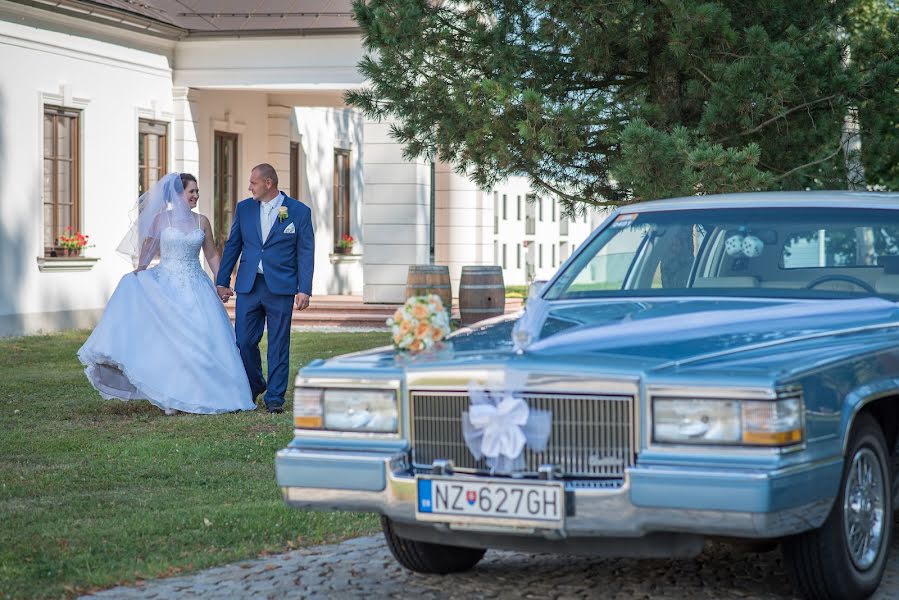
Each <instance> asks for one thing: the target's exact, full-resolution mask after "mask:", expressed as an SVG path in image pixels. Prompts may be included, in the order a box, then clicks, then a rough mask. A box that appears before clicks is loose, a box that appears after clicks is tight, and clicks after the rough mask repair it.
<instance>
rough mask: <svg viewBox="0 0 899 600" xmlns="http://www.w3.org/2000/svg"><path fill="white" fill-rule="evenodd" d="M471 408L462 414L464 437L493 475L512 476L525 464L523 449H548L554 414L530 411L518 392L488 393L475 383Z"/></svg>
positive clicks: (471, 450)
mask: <svg viewBox="0 0 899 600" xmlns="http://www.w3.org/2000/svg"><path fill="white" fill-rule="evenodd" d="M468 393H469V397H470V399H471V405H470V406H469V409H468V410H467V411H464V412H463V413H462V436H463V438H464V439H465V445H466V446H467V447H468V450H469V451H470V452H471V455H472V456H474V458H475V460H481V458H484V459H485V460H486V462H487V466H488V467H490V469H491V471H492V472H494V473H511V472H513V471H515V470H517V469H520V468H521V467H522V466H523V465H524V459H523V458H522V453H523V451H524V448H525V447H527V448H528V449H530V450H532V451H534V452H542V451H543V450H545V449H546V444H547V442H548V441H549V434H550V431H551V428H552V413H551V412H550V411H546V410H534V409H532V408H530V407H529V406H528V404H527V402H526V401H525V399H524V398H523V397H521V395H520V392H518V390H517V389H510V390H509V391H505V392H502V393H493V392H488V391H487V390H485V389H484V388H483V387H481V386H479V385H476V384H472V385H470V386H469V388H468Z"/></svg>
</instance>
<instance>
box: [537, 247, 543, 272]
mask: <svg viewBox="0 0 899 600" xmlns="http://www.w3.org/2000/svg"><path fill="white" fill-rule="evenodd" d="M537 266H538V267H540V268H541V269H542V268H543V244H540V245H539V246H537Z"/></svg>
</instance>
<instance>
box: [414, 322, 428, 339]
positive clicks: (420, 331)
mask: <svg viewBox="0 0 899 600" xmlns="http://www.w3.org/2000/svg"><path fill="white" fill-rule="evenodd" d="M429 329H431V326H430V325H428V324H427V323H419V324H418V327H416V328H415V337H417V338H419V339H421V338H423V337H424V336H426V335H427V334H428V330H429Z"/></svg>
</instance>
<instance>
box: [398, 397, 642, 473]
mask: <svg viewBox="0 0 899 600" xmlns="http://www.w3.org/2000/svg"><path fill="white" fill-rule="evenodd" d="M522 397H523V398H524V399H525V400H526V401H527V403H528V406H529V407H531V408H532V409H536V410H548V411H550V412H552V430H551V433H550V436H549V442H548V444H547V447H546V449H545V450H544V451H543V452H533V451H531V450H529V449H527V448H525V450H524V461H525V467H524V469H523V474H525V475H528V474H536V472H537V469H538V467H539V466H540V465H544V464H552V465H554V466H556V467H557V468H558V469H560V470H561V471H562V474H563V475H566V476H575V477H578V476H580V477H610V478H617V477H623V476H624V469H625V468H626V467H628V466H631V465H633V464H634V460H635V455H636V449H635V446H634V444H635V442H634V436H633V434H632V430H633V422H634V413H633V411H634V401H633V398H632V397H630V396H601V395H581V394H578V395H564V394H537V393H525V394H522ZM468 404H469V398H468V394H467V393H465V392H424V391H413V392H411V393H410V406H411V412H412V460H413V465H414V466H415V467H416V468H425V469H426V468H429V467H430V466H431V464H432V463H433V461H434V460H438V459H443V460H452V461H453V465H454V467H455V468H456V470H458V471H463V472H486V471H488V468H487V465H486V463H485V462H484V460H483V459H481V460H475V459H474V457H473V456H472V455H471V453H470V452H469V451H468V448H467V447H466V446H465V440H464V439H463V437H462V412H463V411H466V410H468Z"/></svg>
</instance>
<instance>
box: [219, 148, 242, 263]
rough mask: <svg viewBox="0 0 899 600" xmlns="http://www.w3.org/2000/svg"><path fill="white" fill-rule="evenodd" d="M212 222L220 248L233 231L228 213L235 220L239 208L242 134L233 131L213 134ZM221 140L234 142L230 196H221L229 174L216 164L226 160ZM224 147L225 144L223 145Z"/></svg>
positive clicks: (220, 248)
mask: <svg viewBox="0 0 899 600" xmlns="http://www.w3.org/2000/svg"><path fill="white" fill-rule="evenodd" d="M212 140H213V141H212V212H213V217H212V224H213V228H214V237H215V245H216V247H217V248H218V249H219V251H221V250H222V248H223V247H224V245H225V242H226V241H227V240H228V235H229V234H230V232H231V223H226V222H225V221H226V219H225V217H226V214H227V213H228V212H230V215H231V220H232V222H233V220H234V212H235V210H236V209H237V167H238V155H239V154H240V134H239V133H234V132H231V131H221V130H215V131H213V134H212ZM219 140H226V141H228V142H233V143H234V151H233V152H232V153H231V160H230V163H231V165H230V167H231V172H232V175H231V177H232V178H233V183H232V185H231V192H230V198H222V197H220V190H222V187H223V183H224V180H225V178H226V176H227V174H225V173H224V172H223V171H222V170H221V169H216V165H218V164H219V163H220V162H222V163H223V162H224V160H223V153H222V152H220V150H221V147H220V146H219ZM222 147H223V146H222ZM225 202H228V203H229V204H230V205H231V206H230V211H226V210H225Z"/></svg>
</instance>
